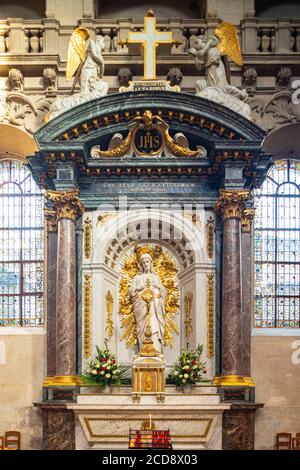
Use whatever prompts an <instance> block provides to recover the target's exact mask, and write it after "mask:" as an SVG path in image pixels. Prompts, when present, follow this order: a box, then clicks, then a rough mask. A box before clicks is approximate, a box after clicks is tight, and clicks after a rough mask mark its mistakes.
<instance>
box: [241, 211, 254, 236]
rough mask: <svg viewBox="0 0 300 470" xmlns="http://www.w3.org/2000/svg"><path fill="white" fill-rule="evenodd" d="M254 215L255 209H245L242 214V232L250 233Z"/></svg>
mask: <svg viewBox="0 0 300 470" xmlns="http://www.w3.org/2000/svg"><path fill="white" fill-rule="evenodd" d="M254 215H255V209H253V208H249V209H245V210H244V211H243V214H242V232H243V233H251V228H252V220H253V218H254Z"/></svg>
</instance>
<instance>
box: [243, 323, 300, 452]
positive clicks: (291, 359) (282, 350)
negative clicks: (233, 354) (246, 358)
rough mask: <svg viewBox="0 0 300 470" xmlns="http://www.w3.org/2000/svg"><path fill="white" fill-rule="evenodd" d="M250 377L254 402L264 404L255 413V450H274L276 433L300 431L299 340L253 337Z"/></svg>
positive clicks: (279, 337) (297, 338) (296, 338)
mask: <svg viewBox="0 0 300 470" xmlns="http://www.w3.org/2000/svg"><path fill="white" fill-rule="evenodd" d="M269 333H270V332H269ZM297 362H298V364H297ZM252 377H253V379H254V382H255V383H256V401H257V402H263V403H265V406H264V408H262V409H260V410H257V412H256V433H255V434H256V435H255V443H256V448H257V449H274V445H275V435H276V433H278V432H291V433H292V434H293V435H295V433H296V432H300V401H299V390H300V337H299V336H298V337H297V336H270V335H268V336H253V337H252Z"/></svg>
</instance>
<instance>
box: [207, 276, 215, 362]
mask: <svg viewBox="0 0 300 470" xmlns="http://www.w3.org/2000/svg"><path fill="white" fill-rule="evenodd" d="M214 278H215V277H214V274H207V356H208V357H209V358H212V357H213V356H214V353H215V341H214V329H215V328H214V306H215V279H214Z"/></svg>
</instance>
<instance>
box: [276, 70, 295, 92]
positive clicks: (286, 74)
mask: <svg viewBox="0 0 300 470" xmlns="http://www.w3.org/2000/svg"><path fill="white" fill-rule="evenodd" d="M291 78H292V71H291V69H290V67H280V69H279V70H278V72H277V75H276V82H277V85H278V87H279V88H288V87H289V85H290V83H291Z"/></svg>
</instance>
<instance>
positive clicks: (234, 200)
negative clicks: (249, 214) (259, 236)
mask: <svg viewBox="0 0 300 470" xmlns="http://www.w3.org/2000/svg"><path fill="white" fill-rule="evenodd" d="M249 193H250V192H249V191H248V190H246V189H241V190H238V189H220V196H219V199H218V200H217V203H216V210H217V211H218V212H220V213H221V215H222V217H223V219H224V220H225V219H232V218H239V219H240V218H241V217H242V212H243V211H244V209H245V201H246V200H247V199H248V197H249Z"/></svg>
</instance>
